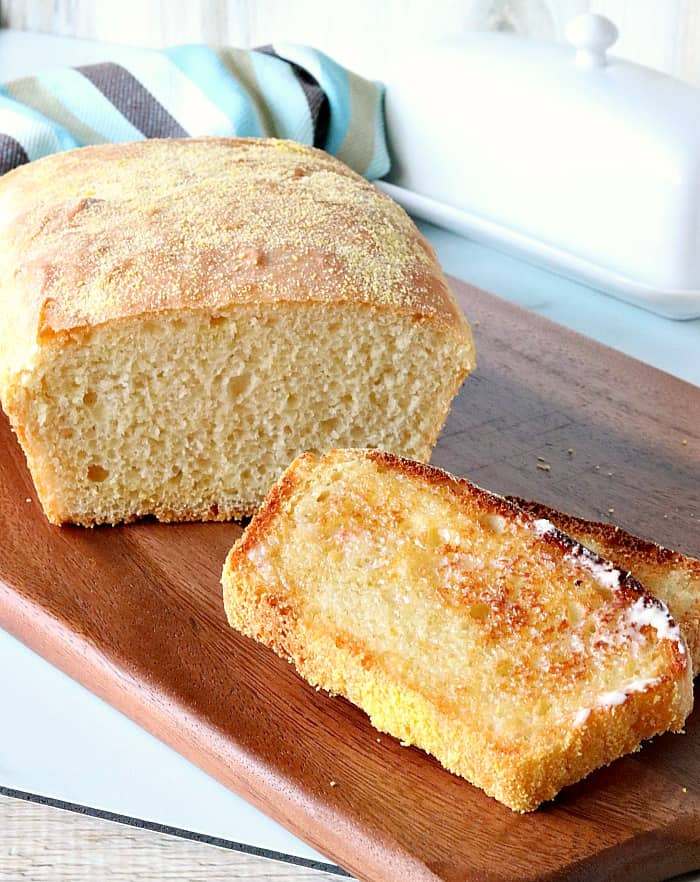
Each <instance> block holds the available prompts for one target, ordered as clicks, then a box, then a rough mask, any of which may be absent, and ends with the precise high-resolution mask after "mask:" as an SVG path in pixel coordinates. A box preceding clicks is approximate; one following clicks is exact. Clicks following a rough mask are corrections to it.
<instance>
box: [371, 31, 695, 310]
mask: <svg viewBox="0 0 700 882" xmlns="http://www.w3.org/2000/svg"><path fill="white" fill-rule="evenodd" d="M568 36H569V38H570V40H571V42H572V43H573V44H574V45H568V46H566V45H558V44H554V43H545V42H541V41H537V40H533V39H528V38H523V37H517V36H513V35H508V34H473V35H469V36H465V37H464V38H462V39H460V41H459V42H458V43H454V44H450V45H442V46H438V47H432V48H429V49H422V50H418V49H416V50H413V51H412V52H411V53H410V54H409V53H402V54H400V55H396V56H393V57H391V58H389V57H387V58H385V59H384V60H383V61H382V62H381V63H380V64H378V65H377V69H378V72H379V73H380V74H381V76H382V77H383V79H384V81H385V82H386V84H387V95H386V114H387V128H388V132H389V137H390V142H391V150H392V153H393V170H392V173H391V175H390V176H389V178H388V179H387V181H388V184H387V185H380V186H384V188H385V189H386V190H387V192H390V193H391V195H392V196H393V197H394V198H396V199H397V200H398V201H399V202H402V203H403V204H404V206H405V207H406V208H407V210H409V211H411V212H412V213H413V214H415V215H417V216H418V217H421V218H424V219H425V220H430V221H432V222H434V223H438V224H441V225H443V226H446V227H448V228H452V229H455V230H457V231H458V232H461V233H464V234H466V235H468V236H472V237H474V238H477V239H481V240H483V241H486V242H488V243H489V244H492V245H496V246H497V247H504V248H506V249H507V250H509V251H515V252H517V253H518V255H519V256H521V257H524V258H526V259H530V260H532V261H534V262H536V263H539V264H543V265H545V266H547V267H548V268H550V269H553V270H555V271H557V272H559V273H562V274H564V275H567V276H570V277H572V278H575V279H577V280H578V281H583V282H585V283H587V284H589V285H592V286H594V287H596V288H598V289H600V290H604V291H606V292H608V293H610V294H612V295H614V296H617V297H619V298H621V299H624V300H627V301H630V302H633V303H637V304H639V305H640V306H643V307H645V308H647V309H651V310H652V311H654V312H657V313H659V314H661V315H664V316H669V317H672V318H679V319H681V318H695V317H698V316H700V90H698V89H695V88H693V87H691V86H688V85H686V84H684V83H681V82H680V81H679V80H675V79H673V78H672V77H668V76H665V75H663V74H660V73H657V72H655V71H652V70H650V69H648V68H644V67H640V66H639V65H635V64H631V63H629V62H626V61H622V60H620V59H617V58H614V57H608V56H607V49H608V48H609V47H610V45H611V44H612V43H613V42H614V40H615V38H616V36H617V32H616V30H615V28H614V26H613V25H612V24H611V23H610V22H609V21H608V20H607V19H604V18H602V17H601V16H595V15H585V16H581V17H579V18H578V19H575V20H574V21H573V22H572V23H571V24H570V26H569V29H568Z"/></svg>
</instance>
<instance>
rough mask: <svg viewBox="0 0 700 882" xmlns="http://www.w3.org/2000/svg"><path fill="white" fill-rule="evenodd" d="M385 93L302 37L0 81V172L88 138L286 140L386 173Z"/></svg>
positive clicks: (363, 170) (135, 54) (143, 54)
mask: <svg viewBox="0 0 700 882" xmlns="http://www.w3.org/2000/svg"><path fill="white" fill-rule="evenodd" d="M383 96H384V90H383V86H382V85H381V84H380V83H374V82H370V81H369V80H365V79H363V78H362V77H359V76H357V74H354V73H352V72H351V71H349V70H347V69H346V68H344V67H341V66H340V65H339V64H336V62H334V61H333V60H332V59H330V58H329V57H328V56H327V55H324V54H323V52H319V51H318V50H316V49H312V48H310V47H308V46H296V45H288V44H284V45H281V44H276V45H275V46H265V47H262V48H260V49H254V50H244V49H212V48H210V47H208V46H201V45H198V46H176V47H174V48H171V49H164V50H162V51H151V50H144V51H131V52H129V53H128V56H126V57H125V58H124V59H121V60H120V62H119V63H118V64H117V63H115V62H106V63H103V64H90V65H86V66H84V67H76V68H63V69H59V70H52V71H49V72H47V73H42V74H39V75H37V76H35V77H26V78H24V79H20V80H14V81H12V82H9V83H6V84H5V85H4V86H0V174H4V173H5V172H6V171H9V170H10V169H12V168H15V166H18V165H21V164H22V163H25V162H30V161H31V160H33V159H38V158H39V157H41V156H47V155H48V154H50V153H57V152H59V151H62V150H71V149H73V148H74V147H82V146H84V145H85V144H104V143H107V142H120V141H137V140H142V139H143V138H182V137H187V136H202V135H217V136H239V137H272V138H290V139H292V140H294V141H300V142H301V143H303V144H313V145H315V146H316V147H320V148H322V149H324V150H327V151H328V152H329V153H333V154H335V155H336V156H338V157H339V158H340V159H342V160H343V161H344V162H346V163H347V164H348V165H349V166H350V167H351V168H353V169H355V171H357V172H359V173H360V174H362V175H364V176H365V177H367V178H370V179H374V178H380V177H383V176H384V175H385V174H386V173H387V172H388V170H389V155H388V152H387V147H386V140H385V135H384V116H383Z"/></svg>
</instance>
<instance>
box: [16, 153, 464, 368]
mask: <svg viewBox="0 0 700 882" xmlns="http://www.w3.org/2000/svg"><path fill="white" fill-rule="evenodd" d="M0 218H1V220H0V248H1V251H2V253H1V254H0V273H1V275H0V300H2V301H3V309H5V311H6V315H5V324H6V326H7V336H9V335H14V336H15V337H21V338H26V341H25V345H26V347H31V346H32V345H33V344H34V343H35V342H36V341H37V340H39V341H41V340H42V339H45V338H47V337H51V336H54V335H57V334H70V333H71V332H75V331H77V330H79V329H82V330H84V329H89V328H91V327H94V326H97V325H100V324H103V323H105V322H110V321H115V320H119V319H124V318H128V317H133V316H141V315H150V314H158V313H163V312H169V311H173V310H175V311H177V310H191V309H207V310H212V311H216V310H217V309H223V308H225V307H227V306H230V305H231V304H236V303H265V304H270V305H271V306H274V304H276V303H280V302H298V303H306V302H347V303H365V304H369V305H371V306H375V307H377V308H384V309H387V310H394V311H396V312H399V313H408V314H411V315H416V316H417V317H421V316H422V317H426V318H429V319H431V320H435V321H439V322H444V323H445V324H446V326H450V327H453V328H455V329H456V330H457V331H458V332H459V334H461V335H462V336H463V337H464V340H465V343H466V344H467V345H469V346H471V345H472V344H471V337H470V333H469V329H468V326H467V324H466V322H465V320H464V318H463V316H462V314H461V311H460V310H459V307H458V306H457V304H456V302H455V300H454V298H453V296H452V294H451V292H450V290H449V288H448V286H447V282H446V280H445V277H444V275H443V273H442V271H441V270H440V267H439V265H438V263H437V260H436V258H435V254H434V252H433V250H432V248H431V246H430V245H429V244H428V243H427V242H426V240H425V239H424V238H423V237H422V236H421V234H420V233H419V232H418V230H417V229H416V227H415V225H414V224H413V223H412V221H411V220H410V219H409V218H408V216H407V215H406V214H405V212H404V211H403V210H402V209H401V208H400V207H399V206H398V205H396V203H394V202H393V201H392V200H391V199H389V198H388V197H387V196H385V195H384V194H382V193H380V191H378V190H377V189H376V188H375V187H374V186H373V185H372V184H370V183H368V182H367V181H365V180H364V179H362V178H361V177H359V176H358V175H356V174H355V173H354V172H352V171H351V170H350V169H349V168H347V167H346V166H345V165H344V164H343V163H341V162H340V161H338V160H337V159H334V158H333V157H331V156H329V155H327V154H326V153H323V152H321V151H319V150H315V149H313V148H310V147H304V146H301V145H299V144H295V143H292V142H287V141H276V140H272V139H270V140H256V139H233V138H230V139H226V138H210V139H183V140H178V139H167V140H149V141H140V142H136V143H132V144H119V145H114V144H106V145H98V146H93V147H84V148H81V149H79V150H73V151H69V152H67V153H60V154H55V155H53V156H49V157H46V158H45V159H42V160H39V161H37V162H33V163H30V164H29V165H26V166H22V167H21V168H19V169H16V170H15V171H13V172H10V173H9V174H7V175H5V176H4V177H3V179H2V181H1V182H0ZM15 304H16V305H17V307H18V309H16V310H15V308H14V305H15ZM20 312H21V315H20V314H19V313H20ZM14 355H15V357H14V359H13V361H14V362H17V361H18V360H19V361H20V362H21V361H22V359H21V355H22V353H21V352H15V353H14ZM7 357H8V355H7V354H6V358H7ZM6 369H7V367H6ZM0 373H2V371H0Z"/></svg>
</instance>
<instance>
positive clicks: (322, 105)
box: [253, 45, 330, 147]
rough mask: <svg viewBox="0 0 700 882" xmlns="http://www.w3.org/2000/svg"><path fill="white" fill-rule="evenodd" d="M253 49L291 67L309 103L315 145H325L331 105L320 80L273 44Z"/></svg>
mask: <svg viewBox="0 0 700 882" xmlns="http://www.w3.org/2000/svg"><path fill="white" fill-rule="evenodd" d="M253 51H254V52H264V53H265V54H266V55H272V56H274V57H275V58H279V59H281V60H282V61H284V62H285V63H286V64H288V65H289V66H290V67H291V69H292V71H293V73H294V76H295V77H296V79H297V82H298V83H299V85H300V86H301V90H302V92H303V93H304V96H305V98H306V103H307V104H308V105H309V113H310V114H311V124H312V126H313V132H314V147H323V145H324V144H325V143H326V136H327V135H328V121H329V117H330V105H329V103H328V97H327V95H326V93H325V92H324V91H323V89H322V88H321V87H320V86H319V84H318V81H317V80H316V79H315V78H314V77H312V76H311V74H310V73H309V72H308V70H305V69H304V68H303V67H301V66H300V65H298V64H295V63H294V62H293V61H289V59H288V58H285V57H284V56H283V55H278V54H277V52H275V47H274V46H272V45H267V46H257V47H256V48H255V49H254V50H253Z"/></svg>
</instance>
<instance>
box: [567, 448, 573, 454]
mask: <svg viewBox="0 0 700 882" xmlns="http://www.w3.org/2000/svg"><path fill="white" fill-rule="evenodd" d="M566 452H567V453H568V454H569V456H573V455H574V448H573V447H569V449H568V450H567V451H566Z"/></svg>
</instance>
